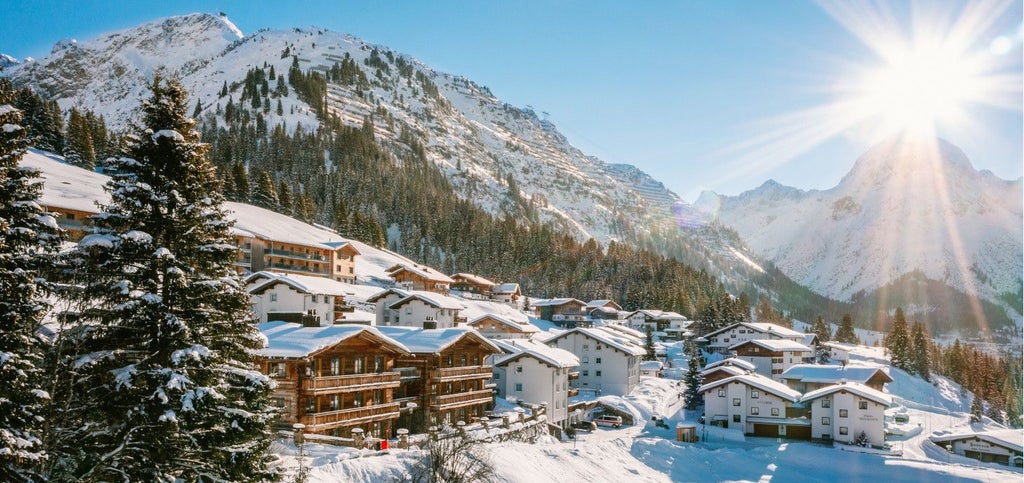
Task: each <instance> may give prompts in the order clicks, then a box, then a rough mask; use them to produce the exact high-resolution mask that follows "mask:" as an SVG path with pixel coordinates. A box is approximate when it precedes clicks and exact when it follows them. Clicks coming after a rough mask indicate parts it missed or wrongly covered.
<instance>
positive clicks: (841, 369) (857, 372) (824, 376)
mask: <svg viewBox="0 0 1024 483" xmlns="http://www.w3.org/2000/svg"><path fill="white" fill-rule="evenodd" d="M876 374H881V375H882V376H883V377H884V378H885V379H886V382H892V378H891V377H889V374H887V373H886V372H885V370H883V369H882V368H881V367H871V366H853V365H845V366H839V365H821V364H797V365H795V366H792V367H790V368H789V369H786V371H785V372H783V373H782V375H781V376H779V377H780V378H782V379H792V380H797V381H800V382H810V383H826V384H829V383H836V382H839V381H842V380H844V379H845V380H847V381H852V382H859V383H866V382H868V380H870V379H871V378H872V377H875V375H876Z"/></svg>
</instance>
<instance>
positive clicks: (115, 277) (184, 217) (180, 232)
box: [53, 74, 276, 481]
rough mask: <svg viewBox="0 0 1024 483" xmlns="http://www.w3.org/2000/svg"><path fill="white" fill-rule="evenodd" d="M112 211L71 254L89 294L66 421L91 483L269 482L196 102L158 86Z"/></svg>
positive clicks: (259, 382)
mask: <svg viewBox="0 0 1024 483" xmlns="http://www.w3.org/2000/svg"><path fill="white" fill-rule="evenodd" d="M151 89H152V96H151V97H150V98H149V99H148V100H146V101H144V102H143V105H142V114H143V116H142V117H143V126H142V127H140V128H138V129H137V132H136V133H135V134H134V135H133V136H132V138H131V140H130V144H129V148H128V151H127V153H126V154H127V156H123V157H118V158H113V159H111V160H110V161H109V164H110V166H109V167H110V168H113V169H112V171H113V172H114V173H116V174H115V175H114V176H113V178H112V179H111V181H110V182H109V183H108V185H107V190H108V191H109V192H110V195H111V203H110V204H109V205H107V206H105V207H103V212H102V213H101V214H99V215H97V216H95V217H94V227H95V228H94V232H93V233H91V234H89V235H87V236H86V237H85V238H83V239H82V240H81V241H80V242H79V244H78V246H77V248H76V249H75V251H74V253H72V254H71V256H70V257H71V260H72V263H74V264H75V270H76V271H77V273H78V275H80V276H82V274H86V275H85V276H82V278H83V279H84V280H86V281H87V282H86V283H85V284H84V286H83V288H82V290H81V291H80V292H78V293H77V297H78V298H81V299H82V302H84V303H83V304H82V305H81V306H83V307H85V308H84V309H82V310H81V312H80V313H77V314H74V315H75V316H76V318H77V320H79V321H80V324H82V325H83V326H84V327H86V328H87V330H80V331H78V333H80V334H81V336H80V341H79V342H80V347H81V348H82V349H81V352H80V353H79V354H78V357H77V359H76V362H75V364H74V367H75V368H76V369H77V378H76V381H75V392H76V394H75V395H76V396H77V398H78V401H79V404H78V405H76V407H75V408H74V411H72V413H73V414H69V415H68V418H69V420H70V421H71V422H74V421H81V424H78V425H76V426H74V428H75V429H76V430H77V431H76V434H74V438H73V439H72V440H70V441H67V442H66V443H67V444H73V445H75V446H77V447H79V448H82V450H83V452H84V454H83V455H82V457H81V458H80V459H79V460H77V461H74V462H73V464H71V465H68V467H67V468H65V469H63V471H67V472H70V473H71V474H70V475H53V476H54V478H56V479H60V478H62V477H68V478H80V479H84V480H88V481H266V480H273V479H275V476H276V475H275V474H274V473H272V472H270V471H268V469H267V458H268V454H267V451H268V446H269V444H270V434H269V431H268V423H269V420H270V418H271V417H272V412H271V410H270V408H269V405H268V404H267V402H268V398H269V393H270V382H269V379H268V378H267V377H266V376H264V375H262V374H260V373H259V372H257V371H255V370H253V368H252V367H253V366H252V364H253V356H252V354H253V351H254V350H255V349H257V348H259V347H260V346H261V342H260V335H259V333H258V332H257V330H256V328H255V325H254V324H253V323H252V320H251V315H250V313H249V310H248V305H249V298H248V296H247V294H246V292H245V290H244V288H243V287H242V285H241V283H240V280H239V278H238V276H237V275H236V274H235V272H234V270H233V268H232V262H233V260H234V258H235V256H236V254H237V251H236V250H237V249H236V247H235V246H234V244H233V243H232V242H233V240H232V237H231V235H230V233H229V229H230V222H228V221H227V219H226V214H225V212H224V209H223V207H222V206H221V205H222V201H223V196H222V195H221V193H220V190H219V188H220V187H219V186H217V177H216V176H215V172H214V167H213V165H212V164H211V163H210V162H209V161H208V159H207V151H208V149H209V147H208V145H206V144H203V143H200V142H199V139H198V133H197V132H196V131H195V130H194V128H193V126H194V121H193V120H192V119H189V118H187V117H186V114H185V113H186V109H187V99H186V97H187V94H186V92H185V90H184V88H182V86H181V84H180V83H179V82H178V81H177V80H175V79H170V80H164V79H162V78H161V76H160V75H159V74H158V75H156V76H155V78H154V80H153V84H152V86H151Z"/></svg>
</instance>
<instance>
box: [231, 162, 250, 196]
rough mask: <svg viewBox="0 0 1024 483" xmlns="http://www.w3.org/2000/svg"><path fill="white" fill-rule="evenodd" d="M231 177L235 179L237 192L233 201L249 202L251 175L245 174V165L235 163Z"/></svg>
mask: <svg viewBox="0 0 1024 483" xmlns="http://www.w3.org/2000/svg"><path fill="white" fill-rule="evenodd" d="M231 177H232V178H234V181H235V182H234V185H235V191H234V193H233V195H234V196H233V197H232V199H233V200H235V201H242V202H245V201H249V191H250V189H251V188H250V187H249V174H248V173H246V172H245V165H244V164H242V163H235V164H234V166H232V167H231Z"/></svg>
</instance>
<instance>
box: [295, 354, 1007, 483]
mask: <svg viewBox="0 0 1024 483" xmlns="http://www.w3.org/2000/svg"><path fill="white" fill-rule="evenodd" d="M667 349H668V353H669V359H674V360H675V361H674V362H675V363H676V364H677V365H678V364H680V363H684V362H685V360H683V359H681V357H682V356H681V354H680V353H679V352H678V347H676V346H675V345H668V347H667ZM852 359H853V360H852V361H851V362H852V363H859V364H871V363H877V362H878V361H879V360H881V359H882V354H881V351H880V350H879V349H876V348H868V347H865V348H864V349H863V350H862V351H857V352H855V353H854V355H853V356H852ZM890 372H891V376H892V377H893V379H894V382H893V383H891V384H889V385H888V387H887V389H888V390H889V392H891V393H893V395H894V400H895V403H894V405H893V407H892V408H890V409H889V410H888V411H887V412H886V415H887V418H886V419H888V420H889V421H888V422H887V428H888V429H890V430H893V431H894V432H898V433H902V435H901V436H889V437H888V440H889V442H890V443H891V444H892V446H893V447H894V448H895V449H897V450H902V452H903V454H902V456H882V455H877V454H864V453H852V452H846V451H843V450H841V449H839V448H833V447H831V446H828V445H824V444H820V443H814V442H803V441H793V442H789V441H786V440H776V439H772V438H756V437H750V436H744V435H742V434H741V433H740V432H739V431H737V430H723V429H720V428H707V433H706V435H707V440H706V441H702V442H698V443H680V442H676V441H675V423H677V422H682V421H687V422H690V423H695V422H696V419H697V417H699V414H692V413H691V412H689V411H685V410H684V409H682V400H681V399H680V398H679V397H678V395H679V393H680V392H682V390H683V389H684V388H683V387H682V385H681V384H679V383H678V382H677V380H676V379H656V378H643V380H642V382H641V384H640V386H639V387H637V389H636V390H635V391H633V393H632V394H630V395H629V396H625V397H617V396H605V397H603V398H602V402H604V403H606V404H609V405H613V406H621V407H627V406H628V407H629V410H630V411H631V412H633V413H634V414H638V415H640V416H641V418H640V419H639V421H640V423H639V424H637V425H634V426H626V427H622V428H620V429H612V428H604V427H602V428H599V429H598V430H597V431H594V432H593V433H586V432H583V433H582V434H581V436H580V439H579V440H577V441H575V442H573V441H557V440H555V439H554V438H550V437H542V438H541V439H540V440H539V441H537V442H535V443H532V444H531V443H517V442H506V443H492V444H489V445H487V446H486V448H487V452H488V455H489V459H490V462H491V464H492V465H493V466H494V469H495V472H496V478H495V481H500V482H522V483H536V482H549V481H559V482H616V483H623V482H668V481H678V482H688V481H729V482H760V483H767V482H769V481H771V482H776V483H778V482H789V481H801V482H808V481H810V482H816V481H820V482H837V481H843V482H848V481H849V482H856V481H865V482H868V481H870V482H879V483H881V482H897V481H942V482H947V481H950V482H958V481H984V482H1013V481H1022V473H1021V470H1020V469H1019V468H1010V467H1007V466H1002V465H999V464H994V463H981V462H979V461H976V460H973V459H968V458H964V457H961V456H957V455H955V454H953V455H950V454H948V453H947V452H946V451H945V450H943V449H942V448H941V447H939V446H936V445H935V444H933V443H931V442H930V441H929V440H928V437H929V436H931V435H933V434H945V433H947V432H949V431H951V430H957V431H964V430H967V429H968V428H969V427H970V425H969V422H968V415H967V413H966V411H967V408H968V406H969V404H968V403H969V401H970V396H969V395H963V394H961V393H960V389H959V386H957V385H956V384H954V383H952V382H950V381H948V380H946V379H944V378H941V377H936V382H935V385H933V384H931V383H927V382H924V381H922V380H920V379H917V378H914V377H911V376H909V375H907V374H906V373H905V372H903V371H900V370H897V369H892V370H891V371H890ZM895 414H905V415H907V416H909V422H907V423H902V424H896V423H893V422H892V417H891V416H893V415H895ZM651 417H664V418H666V420H667V421H668V423H669V424H668V426H669V428H671V429H665V428H659V427H656V426H655V425H654V423H653V422H652V421H651ZM996 427H998V425H995V424H993V423H990V422H988V421H987V420H986V423H983V424H976V425H974V429H978V430H981V429H992V428H996ZM698 431H700V426H698ZM309 446H311V447H312V448H313V449H312V450H311V456H312V458H311V461H310V466H311V467H312V468H311V472H310V481H315V482H336V481H375V482H376V481H397V480H398V479H399V478H400V475H401V469H403V468H407V467H408V466H409V465H411V464H413V462H415V461H416V458H417V457H418V452H417V451H416V450H401V449H393V450H391V451H390V452H388V453H387V454H382V453H379V452H376V451H355V450H351V449H338V448H333V447H325V446H320V445H309ZM276 449H277V451H278V452H279V453H280V454H281V455H282V459H283V462H284V464H285V466H286V467H289V468H294V465H295V459H294V457H293V456H292V455H293V454H294V446H291V445H288V444H278V445H277V446H276Z"/></svg>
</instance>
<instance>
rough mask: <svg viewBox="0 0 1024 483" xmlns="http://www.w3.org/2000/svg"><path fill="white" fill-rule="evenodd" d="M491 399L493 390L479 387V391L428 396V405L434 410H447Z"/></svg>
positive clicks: (482, 402)
mask: <svg viewBox="0 0 1024 483" xmlns="http://www.w3.org/2000/svg"><path fill="white" fill-rule="evenodd" d="M492 401H494V391H492V390H491V389H481V390H479V391H467V392H460V393H457V394H446V395H444V396H434V397H432V398H430V407H431V408H433V409H435V410H448V409H453V408H458V407H462V406H472V405H476V404H489V403H491V402H492Z"/></svg>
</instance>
